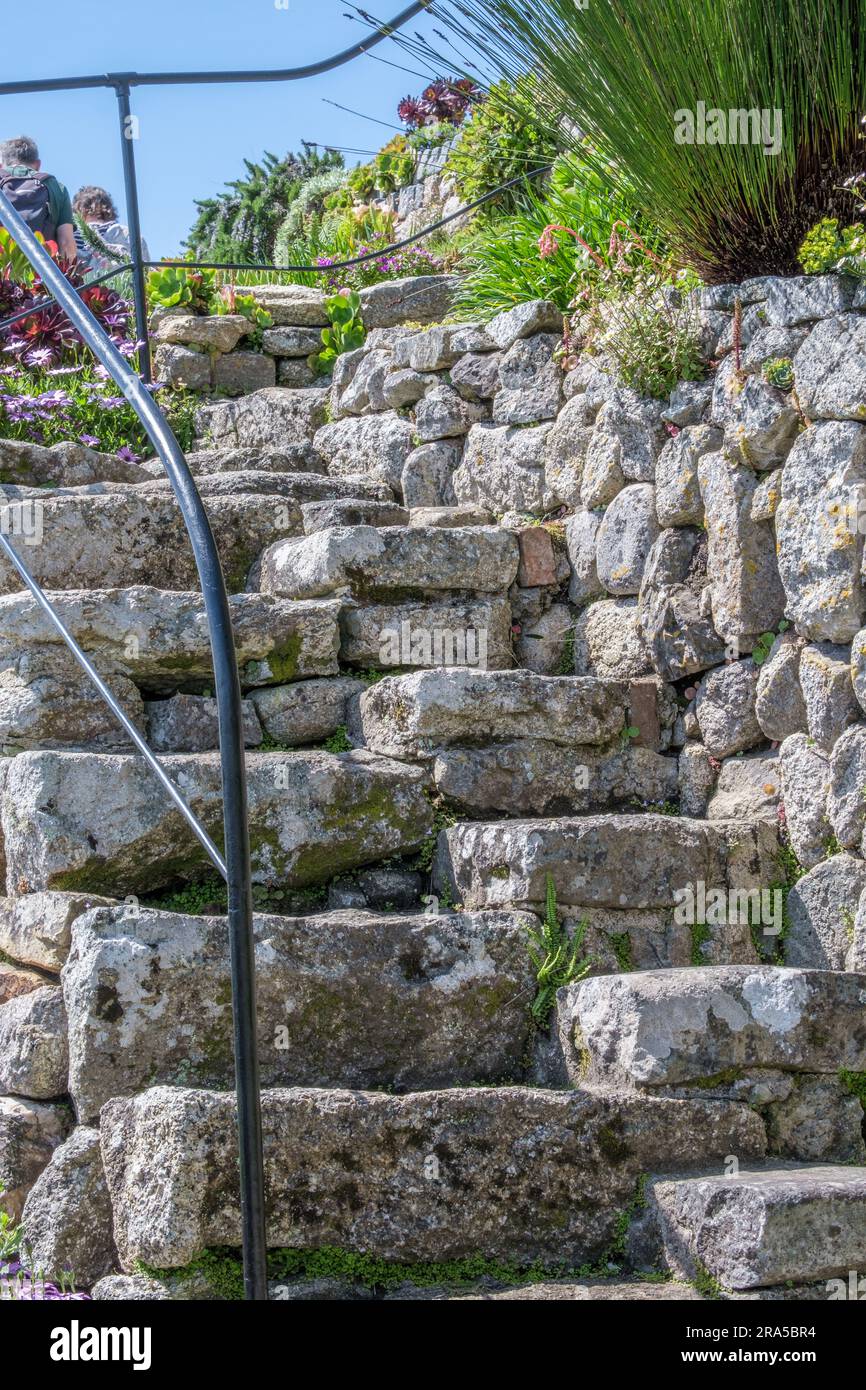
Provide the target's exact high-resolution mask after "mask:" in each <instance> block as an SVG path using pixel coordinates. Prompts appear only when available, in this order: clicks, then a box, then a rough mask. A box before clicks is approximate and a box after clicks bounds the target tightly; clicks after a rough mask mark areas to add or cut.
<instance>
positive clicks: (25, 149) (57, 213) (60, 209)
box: [0, 135, 78, 264]
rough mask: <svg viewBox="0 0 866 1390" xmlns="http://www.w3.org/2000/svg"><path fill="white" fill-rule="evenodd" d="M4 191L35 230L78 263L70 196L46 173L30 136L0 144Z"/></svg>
mask: <svg viewBox="0 0 866 1390" xmlns="http://www.w3.org/2000/svg"><path fill="white" fill-rule="evenodd" d="M0 190H2V191H3V192H4V193H5V194H6V197H7V198H8V199H9V201H10V203H11V204H12V206H13V207H14V208H15V211H16V212H17V213H19V214H20V216H21V217H23V218H24V221H25V222H26V223H27V225H28V226H29V227H30V229H31V231H33V232H40V233H41V234H42V236H43V237H44V238H45V240H46V241H54V242H56V243H57V247H58V249H59V251H60V255H61V257H62V259H63V260H66V261H69V262H70V264H71V263H72V262H74V261H75V260H76V258H77V256H78V249H77V247H76V244H75V224H74V221H73V217H72V201H71V199H70V197H69V193H68V191H67V189H65V188H64V186H63V184H62V183H59V182H58V180H57V179H56V178H55V177H54V175H53V174H44V173H43V172H42V165H41V162H40V159H39V150H38V149H37V147H36V143H35V141H33V140H31V139H30V138H29V137H28V136H26V135H19V136H18V137H17V138H16V139H14V140H3V141H2V142H0ZM0 225H2V219H0Z"/></svg>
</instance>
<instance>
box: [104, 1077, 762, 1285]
mask: <svg viewBox="0 0 866 1390" xmlns="http://www.w3.org/2000/svg"><path fill="white" fill-rule="evenodd" d="M262 1101H263V1121H264V1146H265V1169H266V1190H267V1192H268V1242H269V1244H270V1245H271V1246H275V1247H279V1246H299V1247H301V1248H304V1249H317V1248H319V1247H320V1246H323V1245H337V1246H341V1247H343V1248H346V1249H349V1250H358V1251H364V1252H365V1253H367V1254H370V1255H374V1256H377V1257H379V1258H381V1259H386V1260H388V1259H390V1260H450V1259H461V1258H465V1257H468V1256H471V1255H482V1256H484V1257H486V1258H488V1259H507V1260H510V1261H514V1262H516V1263H531V1262H533V1261H539V1262H540V1263H542V1264H544V1265H548V1266H553V1267H556V1268H562V1267H563V1265H565V1266H566V1267H579V1266H580V1265H582V1264H584V1263H586V1262H594V1261H596V1260H598V1259H599V1258H600V1257H602V1256H603V1255H604V1254H605V1252H606V1251H607V1250H608V1249H609V1247H610V1245H611V1242H612V1241H613V1239H614V1238H615V1236H616V1234H617V1230H618V1228H619V1226H620V1225H621V1219H622V1214H623V1212H624V1211H625V1209H626V1208H627V1207H628V1206H629V1204H630V1203H631V1202H632V1201H633V1199H634V1196H635V1191H636V1187H637V1184H638V1180H639V1178H640V1175H641V1174H642V1173H646V1172H670V1171H677V1170H681V1169H682V1166H683V1165H684V1163H686V1162H688V1159H689V1156H690V1155H693V1154H695V1153H700V1154H701V1155H702V1159H703V1160H704V1161H706V1162H707V1163H713V1162H714V1161H716V1162H718V1163H719V1164H721V1163H722V1161H723V1160H724V1157H725V1155H727V1154H729V1153H736V1154H738V1155H739V1156H740V1157H741V1160H742V1161H743V1162H744V1163H748V1162H754V1161H756V1160H757V1161H760V1159H761V1158H762V1157H763V1153H764V1146H765V1138H764V1129H763V1125H762V1124H761V1121H760V1119H759V1118H758V1116H757V1115H754V1114H753V1113H752V1112H751V1111H750V1110H749V1109H748V1107H747V1106H743V1105H737V1104H734V1103H730V1102H725V1101H721V1102H720V1101H712V1102H707V1101H701V1100H685V1101H682V1100H660V1099H656V1098H654V1097H647V1096H634V1095H632V1096H603V1095H594V1094H590V1093H586V1092H579V1091H571V1092H569V1091H544V1090H530V1089H525V1088H523V1087H514V1086H512V1087H503V1088H486V1087H481V1088H470V1089H456V1090H448V1091H427V1092H420V1093H418V1092H415V1093H411V1094H409V1095H405V1096H390V1095H383V1094H381V1093H377V1092H359V1091H327V1090H326V1091H323V1090H313V1089H309V1090H265V1091H264V1092H263V1097H262ZM101 1134H102V1148H103V1158H104V1161H105V1167H106V1176H107V1180H108V1186H109V1190H110V1193H111V1200H112V1206H113V1211H114V1229H115V1236H116V1239H117V1244H118V1249H119V1252H120V1258H121V1262H122V1265H123V1267H124V1268H126V1269H130V1268H131V1267H132V1265H133V1263H134V1262H135V1261H136V1260H141V1261H143V1262H144V1263H146V1264H148V1265H151V1266H153V1267H155V1268H170V1267H177V1266H182V1265H185V1264H187V1263H188V1262H189V1261H190V1260H192V1259H194V1258H195V1257H196V1256H197V1255H198V1254H200V1253H201V1251H202V1250H204V1249H206V1248H207V1247H209V1246H214V1245H220V1246H226V1245H229V1246H237V1245H238V1244H239V1241H240V1212H239V1201H238V1179H237V1163H236V1143H237V1139H236V1134H235V1101H234V1097H233V1096H232V1095H231V1094H228V1093H217V1092H213V1091H196V1090H184V1089H174V1088H168V1087H156V1088H154V1089H152V1090H149V1091H145V1092H144V1093H142V1094H140V1095H139V1096H137V1097H136V1098H135V1099H121V1100H111V1101H109V1102H108V1103H107V1105H106V1106H105V1107H104V1108H103V1110H102V1116H101ZM191 1155H193V1156H194V1157H193V1158H191Z"/></svg>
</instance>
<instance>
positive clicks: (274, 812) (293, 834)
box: [0, 751, 432, 897]
mask: <svg viewBox="0 0 866 1390" xmlns="http://www.w3.org/2000/svg"><path fill="white" fill-rule="evenodd" d="M163 766H164V767H165V769H166V771H167V773H168V775H169V776H170V777H171V778H172V779H173V780H174V781H175V783H176V785H177V786H179V788H180V790H181V791H182V793H183V794H184V796H185V797H186V799H187V801H188V803H189V804H190V806H191V807H192V809H193V811H194V812H195V813H196V815H198V816H199V818H200V819H201V820H202V822H203V823H204V825H205V827H206V828H207V829H208V831H209V833H210V834H211V835H212V836H214V837H215V838H216V840H217V842H218V843H219V842H220V840H221V837H222V832H221V822H222V786H221V775H220V761H219V755H218V754H216V753H198V754H196V753H189V754H178V755H171V756H168V757H165V758H164V759H163ZM247 774H248V781H249V825H250V835H251V840H252V862H253V879H254V881H255V882H256V883H262V884H268V885H272V886H279V887H281V888H294V887H298V888H299V887H304V886H306V885H308V884H316V883H324V882H327V881H328V880H329V879H330V878H332V877H333V876H334V875H335V874H339V873H341V872H344V871H348V870H350V869H354V868H357V867H359V866H360V865H362V864H369V863H373V862H376V861H377V860H381V859H386V858H388V857H389V856H390V855H392V854H396V853H401V852H404V851H409V850H412V849H414V848H416V847H417V846H418V845H420V843H421V842H422V841H423V840H424V839H425V837H426V836H427V835H428V834H429V832H430V829H431V825H432V809H431V807H430V804H429V802H428V800H427V798H426V797H425V795H424V787H425V785H426V783H425V778H424V775H423V773H421V772H420V771H419V770H418V769H415V768H410V767H407V766H406V765H405V764H403V763H396V762H393V761H391V760H389V759H387V758H379V757H377V756H376V755H375V754H371V753H366V752H363V751H360V752H352V753H342V754H332V753H325V752H279V753H277V752H271V753H267V752H264V753H249V754H248V755H247ZM0 806H2V828H3V836H4V839H5V847H6V863H7V884H8V891H9V892H10V893H16V894H20V893H29V892H38V891H40V890H43V889H59V890H69V891H83V892H96V893H104V894H108V895H110V896H114V897H124V896H125V895H127V894H129V893H142V892H153V891H155V890H157V889H159V888H161V887H163V886H165V885H170V884H172V883H174V882H177V881H178V880H179V879H180V880H188V879H190V878H199V877H200V876H201V871H202V865H203V863H205V862H206V859H205V855H204V850H203V849H202V848H201V847H200V846H199V844H198V841H197V840H196V839H195V837H194V836H193V834H192V832H191V831H190V830H188V829H187V827H186V824H185V822H183V821H182V819H181V817H180V815H179V814H178V812H177V811H175V810H174V809H173V807H172V805H171V802H169V800H168V798H167V797H166V795H165V792H164V791H163V790H162V788H161V787H160V785H159V783H158V782H157V781H156V779H155V778H154V776H153V773H152V772H151V771H150V769H149V768H148V766H147V764H146V763H145V762H144V759H143V758H140V757H137V756H131V755H126V754H109V753H71V752H25V753H20V754H19V755H18V757H16V758H14V759H12V760H11V762H10V763H9V765H8V770H7V771H6V776H5V782H4V787H3V795H2V800H0Z"/></svg>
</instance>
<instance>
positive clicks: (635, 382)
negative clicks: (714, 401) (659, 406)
mask: <svg viewBox="0 0 866 1390" xmlns="http://www.w3.org/2000/svg"><path fill="white" fill-rule="evenodd" d="M692 288H693V285H692V284H691V281H690V279H689V277H688V275H687V274H686V273H682V274H681V276H680V279H679V282H678V283H674V282H673V280H672V276H671V269H670V266H668V265H666V264H665V263H664V262H656V261H651V260H647V261H645V263H644V265H643V266H642V267H641V268H640V269H636V270H635V269H629V268H628V266H627V264H625V263H624V264H623V265H622V266H620V267H619V268H618V267H617V266H616V265H614V266H612V267H610V268H607V269H605V271H603V272H602V273H600V274H599V275H598V276H596V277H594V278H593V279H591V280H590V281H589V282H588V284H587V287H586V289H585V290H584V291H583V295H582V297H583V299H584V300H585V302H586V303H587V305H588V308H587V309H586V311H585V312H583V313H581V314H580V315H579V316H578V317H577V319H576V320H575V329H576V331H577V334H578V338H577V341H578V343H581V342H582V343H583V345H585V346H587V347H590V348H591V349H592V350H593V351H594V352H601V353H604V354H605V355H606V356H608V357H609V358H610V359H611V360H612V361H613V362H615V363H616V366H617V370H618V372H619V375H620V376H621V378H622V380H623V381H624V383H625V384H626V386H631V387H633V388H634V389H635V390H636V391H638V392H639V393H640V394H641V395H642V396H654V397H656V398H657V399H662V398H663V397H665V396H669V395H670V393H671V391H672V390H673V388H674V387H675V386H676V384H677V382H678V381H700V380H701V378H702V377H704V376H705V375H706V371H707V364H706V360H705V359H704V357H703V354H702V351H701V332H700V325H699V322H698V313H697V307H696V304H695V301H694V298H693V296H692V294H691V292H690V291H691V289H692ZM567 365H571V362H567Z"/></svg>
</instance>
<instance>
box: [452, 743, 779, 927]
mask: <svg viewBox="0 0 866 1390" xmlns="http://www.w3.org/2000/svg"><path fill="white" fill-rule="evenodd" d="M563 752H564V756H567V750H563ZM778 848H779V847H778V837H777V833H776V829H775V827H774V826H773V825H772V824H771V823H770V822H768V821H754V822H745V823H742V822H732V821H705V820H690V819H686V818H684V817H679V816H665V815H657V814H655V813H648V814H644V815H597V816H584V817H564V818H561V819H556V820H553V819H551V820H502V821H476V822H460V823H458V824H457V825H454V826H451V827H449V828H448V829H445V830H443V831H441V833H440V835H439V839H438V843H437V850H436V862H435V865H434V883H435V884H436V885H437V887H438V890H440V891H441V890H443V889H447V890H449V891H450V892H451V894H452V896H453V898H454V900H455V901H459V902H462V903H463V905H464V906H465V907H468V908H473V909H475V908H493V907H504V906H514V905H516V906H521V907H537V906H541V905H543V904H544V902H545V897H546V893H547V883H548V880H549V879H550V880H552V881H553V886H554V889H555V892H556V898H557V902H558V903H559V904H560V905H561V906H563V907H565V908H585V907H587V908H588V907H604V908H611V909H621V908H628V909H629V910H631V911H635V910H637V909H640V908H664V909H670V908H673V907H675V906H681V907H682V910H683V911H684V912H687V911H688V900H687V897H682V896H681V895H682V894H686V892H687V890H688V888H689V885H691V887H692V889H695V886H696V885H698V884H701V883H702V884H704V886H705V889H706V890H707V891H709V890H710V889H723V890H725V891H727V890H729V889H732V890H753V889H761V888H767V887H768V886H769V885H770V884H773V883H778V882H779V881H780V868H779V863H778ZM575 915H577V914H575ZM684 920H685V919H684ZM695 920H696V921H697V918H696V919H695Z"/></svg>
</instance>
